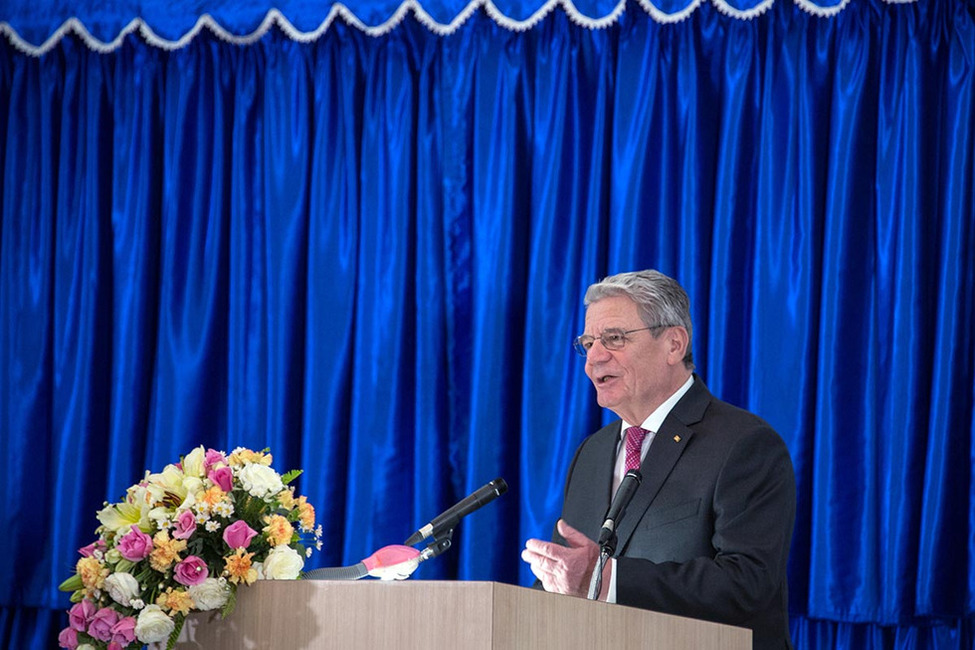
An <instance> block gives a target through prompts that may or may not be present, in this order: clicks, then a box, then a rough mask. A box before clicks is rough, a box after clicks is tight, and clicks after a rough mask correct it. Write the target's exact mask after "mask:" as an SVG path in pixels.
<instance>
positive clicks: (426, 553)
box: [420, 528, 454, 562]
mask: <svg viewBox="0 0 975 650" xmlns="http://www.w3.org/2000/svg"><path fill="white" fill-rule="evenodd" d="M453 537H454V529H453V528H451V529H449V530H447V531H444V532H443V533H441V534H440V535H438V536H436V537H435V538H434V540H433V543H432V544H430V545H429V546H427V547H426V548H425V549H423V550H422V551H420V562H423V561H424V560H429V559H430V558H434V557H437V556H438V555H440V554H441V553H443V552H444V551H446V550H447V549H449V548H450V546H451V544H453Z"/></svg>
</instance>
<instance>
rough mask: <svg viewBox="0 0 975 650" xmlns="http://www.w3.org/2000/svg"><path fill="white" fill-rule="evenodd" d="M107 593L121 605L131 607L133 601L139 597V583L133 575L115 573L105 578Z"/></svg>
mask: <svg viewBox="0 0 975 650" xmlns="http://www.w3.org/2000/svg"><path fill="white" fill-rule="evenodd" d="M105 591H107V592H108V595H109V596H111V597H112V600H114V601H115V602H117V603H118V604H119V605H124V606H126V607H131V606H132V599H133V598H135V597H136V596H138V595H139V581H138V580H136V579H135V576H133V575H132V574H131V573H125V572H119V573H113V574H112V575H110V576H108V577H107V578H105Z"/></svg>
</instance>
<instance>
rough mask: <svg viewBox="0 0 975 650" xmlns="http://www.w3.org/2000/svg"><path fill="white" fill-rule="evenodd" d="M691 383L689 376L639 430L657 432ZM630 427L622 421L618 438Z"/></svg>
mask: <svg viewBox="0 0 975 650" xmlns="http://www.w3.org/2000/svg"><path fill="white" fill-rule="evenodd" d="M693 383H694V375H691V376H690V377H688V378H687V381H685V382H684V384H683V385H682V386H681V387H680V388H678V389H677V390H676V391H675V392H674V394H673V395H671V396H670V397H668V398H667V399H666V400H665V401H664V403H663V404H661V405H660V406H658V407H657V408H656V409H655V410H654V412H653V413H651V414H650V415H648V416H647V419H646V420H644V421H643V423H642V424H641V425H640V428H642V429H646V430H647V431H653V432H654V433H656V432H657V431H659V430H660V427H661V425H663V423H664V420H666V419H667V416H668V415H670V412H671V410H673V408H674V406H675V405H676V404H677V402H679V401H680V398H681V397H683V396H684V394H685V393H686V392H687V391H689V390H690V389H691V385H692V384H693ZM632 426H633V425H632V424H631V423H629V422H627V421H626V420H623V426H622V427H621V428H620V437H621V438H622V437H623V436H624V435H626V430H627V429H629V428H630V427H632Z"/></svg>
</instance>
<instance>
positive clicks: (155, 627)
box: [135, 605, 176, 643]
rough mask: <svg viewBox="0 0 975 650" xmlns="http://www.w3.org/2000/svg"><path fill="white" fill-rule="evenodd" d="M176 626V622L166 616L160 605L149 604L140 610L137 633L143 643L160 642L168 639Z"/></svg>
mask: <svg viewBox="0 0 975 650" xmlns="http://www.w3.org/2000/svg"><path fill="white" fill-rule="evenodd" d="M175 628H176V623H174V622H173V619H171V618H169V617H168V616H166V614H165V612H163V611H162V608H161V607H160V606H159V605H147V606H146V608H145V609H143V610H142V611H141V612H139V618H138V620H136V622H135V635H136V637H138V639H139V641H141V642H142V643H159V642H160V641H165V640H166V639H168V638H169V635H170V634H172V632H173V630H174V629H175Z"/></svg>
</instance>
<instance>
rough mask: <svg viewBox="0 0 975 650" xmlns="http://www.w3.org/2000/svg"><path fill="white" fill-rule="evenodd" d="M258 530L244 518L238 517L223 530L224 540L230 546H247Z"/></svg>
mask: <svg viewBox="0 0 975 650" xmlns="http://www.w3.org/2000/svg"><path fill="white" fill-rule="evenodd" d="M256 534H257V531H256V530H254V529H253V528H251V527H250V526H248V525H247V522H246V521H244V520H243V519H238V520H237V521H235V522H234V523H232V524H230V525H229V526H227V527H226V528H225V529H224V531H223V541H225V542H227V546H229V547H230V548H247V546H248V545H249V544H250V543H251V539H253V537H254V535H256Z"/></svg>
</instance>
